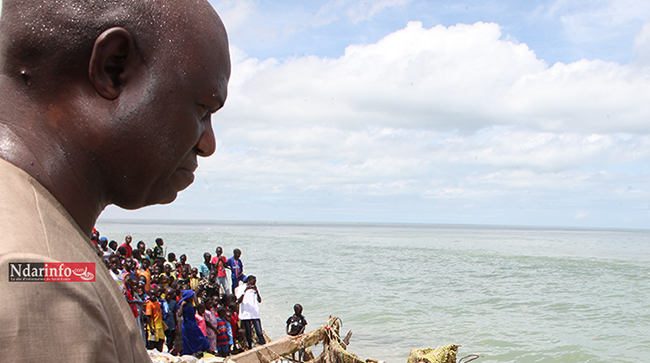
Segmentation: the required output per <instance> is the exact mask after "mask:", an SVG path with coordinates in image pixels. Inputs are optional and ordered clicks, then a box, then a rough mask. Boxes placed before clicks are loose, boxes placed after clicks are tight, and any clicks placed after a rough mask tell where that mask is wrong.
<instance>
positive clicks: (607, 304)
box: [97, 220, 650, 363]
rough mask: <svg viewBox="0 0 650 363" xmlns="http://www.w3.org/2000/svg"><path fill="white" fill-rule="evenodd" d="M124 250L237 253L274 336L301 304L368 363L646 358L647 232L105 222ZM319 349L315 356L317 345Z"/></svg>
mask: <svg viewBox="0 0 650 363" xmlns="http://www.w3.org/2000/svg"><path fill="white" fill-rule="evenodd" d="M97 228H98V229H99V230H100V231H101V233H102V235H104V236H107V237H108V238H109V239H115V240H116V241H118V242H119V243H121V242H122V241H123V239H124V236H125V235H126V234H131V235H132V236H133V240H134V244H135V242H137V241H139V240H144V241H145V242H146V243H147V245H148V246H149V247H151V246H153V240H154V238H156V237H162V238H163V239H164V240H165V246H166V248H167V252H174V253H176V254H177V255H180V254H181V253H185V254H187V256H188V261H189V262H190V263H191V264H192V265H197V266H198V265H199V264H200V263H201V261H202V255H203V253H204V252H211V253H214V249H215V247H216V246H222V247H223V248H224V251H225V254H226V255H227V257H230V256H231V255H232V250H233V249H234V248H239V249H241V250H242V252H243V253H242V261H243V262H244V272H245V273H246V274H254V275H256V276H257V278H258V286H259V289H260V293H261V295H262V298H263V302H262V304H261V313H262V325H263V328H264V329H265V330H266V331H267V333H268V334H269V336H270V337H271V338H272V339H277V338H281V337H283V336H285V334H284V329H285V321H286V319H287V318H288V317H289V316H290V315H291V314H292V313H293V309H292V307H293V305H294V304H295V303H300V304H302V305H303V307H304V315H305V317H306V318H307V321H308V322H309V326H308V327H307V330H308V331H309V330H311V329H315V328H316V327H318V326H320V325H322V324H324V323H325V322H326V321H327V318H328V316H330V315H333V316H337V317H340V318H341V319H342V321H343V329H342V330H343V333H345V332H347V331H348V330H352V331H353V336H352V339H351V344H350V346H349V351H351V352H352V353H355V354H357V355H358V356H359V357H360V358H361V359H363V360H365V359H367V358H373V359H379V360H384V361H386V362H389V363H405V362H406V359H407V357H408V354H409V351H410V349H413V348H423V347H427V346H431V347H435V346H440V345H445V344H449V343H456V344H459V345H461V346H462V347H461V348H460V352H459V357H462V356H464V355H469V354H479V355H481V356H482V358H481V359H480V360H478V361H476V362H518V363H526V362H562V363H569V362H576V363H578V362H580V363H582V362H594V363H596V362H603V363H605V362H607V363H610V362H647V361H650V287H649V284H648V280H649V279H650V231H647V230H598V229H560V228H526V227H496V226H462V225H403V224H326V223H322V224H321V223H262V222H255V223H253V222H251V223H245V222H175V221H108V220H100V222H99V223H98V224H97ZM316 350H317V349H316Z"/></svg>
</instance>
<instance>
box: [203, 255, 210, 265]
mask: <svg viewBox="0 0 650 363" xmlns="http://www.w3.org/2000/svg"><path fill="white" fill-rule="evenodd" d="M211 259H212V255H211V254H210V252H206V253H204V254H203V262H205V264H206V265H207V264H209V263H210V260H211Z"/></svg>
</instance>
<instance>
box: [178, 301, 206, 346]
mask: <svg viewBox="0 0 650 363" xmlns="http://www.w3.org/2000/svg"><path fill="white" fill-rule="evenodd" d="M181 295H182V296H183V298H182V299H181V300H180V301H179V303H180V306H181V308H182V310H183V355H192V354H194V353H196V352H201V351H210V342H209V341H208V339H206V338H205V335H203V332H201V329H199V326H198V325H197V324H196V318H195V317H194V315H195V314H196V313H195V311H194V305H193V302H194V291H193V290H183V291H182V292H181Z"/></svg>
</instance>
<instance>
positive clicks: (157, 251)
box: [152, 238, 165, 262]
mask: <svg viewBox="0 0 650 363" xmlns="http://www.w3.org/2000/svg"><path fill="white" fill-rule="evenodd" d="M164 244H165V242H164V241H163V239H162V238H156V246H155V247H154V248H153V251H152V257H153V260H154V261H155V262H158V261H160V262H165V251H164V250H163V248H162V246H163V245H164Z"/></svg>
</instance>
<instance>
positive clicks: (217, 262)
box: [210, 246, 228, 294]
mask: <svg viewBox="0 0 650 363" xmlns="http://www.w3.org/2000/svg"><path fill="white" fill-rule="evenodd" d="M215 252H216V254H217V255H216V256H214V257H212V261H210V263H211V264H212V266H217V284H219V286H220V287H221V289H222V290H221V291H222V292H223V294H227V293H228V287H227V286H228V278H227V277H226V266H227V264H228V259H227V258H226V256H223V248H221V246H219V247H217V249H216V250H215Z"/></svg>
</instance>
